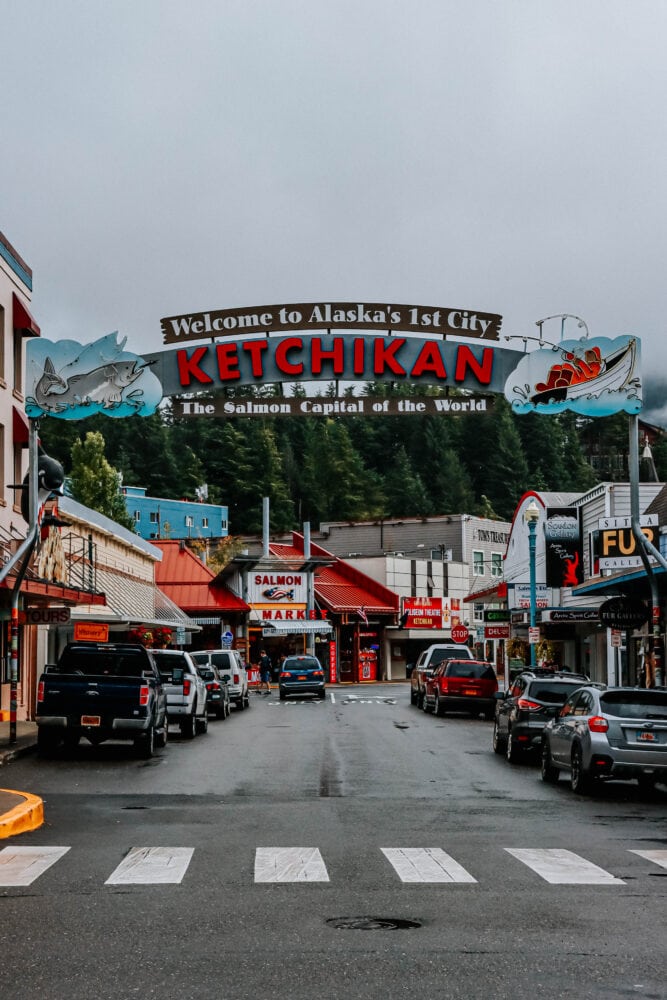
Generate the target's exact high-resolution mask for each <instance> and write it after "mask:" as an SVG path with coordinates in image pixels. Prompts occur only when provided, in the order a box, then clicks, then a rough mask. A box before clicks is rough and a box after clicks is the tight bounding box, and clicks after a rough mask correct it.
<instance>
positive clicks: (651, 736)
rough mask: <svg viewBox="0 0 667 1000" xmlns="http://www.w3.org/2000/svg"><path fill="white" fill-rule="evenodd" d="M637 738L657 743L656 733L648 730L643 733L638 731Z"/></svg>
mask: <svg viewBox="0 0 667 1000" xmlns="http://www.w3.org/2000/svg"><path fill="white" fill-rule="evenodd" d="M637 739H638V740H640V741H641V742H642V743H655V742H656V737H655V733H650V732H648V731H646V732H643V733H637Z"/></svg>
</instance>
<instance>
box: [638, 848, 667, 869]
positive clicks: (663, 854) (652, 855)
mask: <svg viewBox="0 0 667 1000" xmlns="http://www.w3.org/2000/svg"><path fill="white" fill-rule="evenodd" d="M630 854H638V855H639V857H640V858H646V860H647V861H655V863H656V865H660V867H661V868H667V851H630Z"/></svg>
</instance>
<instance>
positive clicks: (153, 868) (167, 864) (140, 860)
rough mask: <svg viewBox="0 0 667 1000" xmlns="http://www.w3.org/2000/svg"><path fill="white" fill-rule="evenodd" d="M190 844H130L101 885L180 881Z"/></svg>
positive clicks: (184, 870)
mask: <svg viewBox="0 0 667 1000" xmlns="http://www.w3.org/2000/svg"><path fill="white" fill-rule="evenodd" d="M193 854H194V847H133V848H131V850H130V851H129V852H128V853H127V854H126V855H125V857H124V858H123V860H122V861H121V863H120V864H119V865H118V867H117V868H116V869H114V871H113V872H112V873H111V875H110V876H109V878H108V879H107V880H106V882H105V883H104V884H105V885H176V884H178V883H179V882H182V881H183V876H184V875H185V873H186V871H187V870H188V865H189V864H190V860H191V858H192V855H193Z"/></svg>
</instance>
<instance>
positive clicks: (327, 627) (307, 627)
mask: <svg viewBox="0 0 667 1000" xmlns="http://www.w3.org/2000/svg"><path fill="white" fill-rule="evenodd" d="M304 632H308V633H310V634H315V633H317V634H318V635H321V634H323V633H325V632H331V622H271V624H270V625H265V626H264V628H263V629H262V635H263V636H266V637H267V638H270V637H271V636H272V635H288V634H296V635H301V634H303V633H304Z"/></svg>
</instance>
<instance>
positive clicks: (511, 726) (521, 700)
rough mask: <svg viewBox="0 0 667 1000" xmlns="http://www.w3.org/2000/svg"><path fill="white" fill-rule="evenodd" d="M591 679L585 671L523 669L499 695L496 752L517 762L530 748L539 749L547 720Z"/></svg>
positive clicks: (495, 726) (495, 725)
mask: <svg viewBox="0 0 667 1000" xmlns="http://www.w3.org/2000/svg"><path fill="white" fill-rule="evenodd" d="M588 681H589V678H588V677H586V675H585V674H572V673H569V672H568V673H559V672H555V673H554V672H553V671H549V672H547V671H541V670H534V671H530V670H524V671H522V673H520V674H518V675H517V676H516V677H515V678H514V680H513V681H512V684H511V685H510V688H509V691H505V692H504V693H502V694H500V693H499V694H498V695H497V696H496V697H497V701H496V711H495V721H494V725H493V749H494V751H495V752H496V753H497V754H503V753H504V754H505V755H506V756H507V759H508V761H510V762H511V763H512V764H515V763H516V762H517V761H519V760H521V758H522V757H523V756H524V754H526V753H528V752H529V751H531V750H532V751H534V750H539V748H540V746H541V744H542V732H543V730H544V727H545V726H546V724H547V722H549V720H550V719H553V718H554V717H555V716H556V714H557V712H558V711H559V710H560V709H561V708H562V707H563V705H564V704H565V702H566V701H567V699H568V698H569V697H570V695H571V694H573V693H574V692H575V691H577V690H578V689H579V688H580V687H581V686H582V684H586V683H587V682H588Z"/></svg>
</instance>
